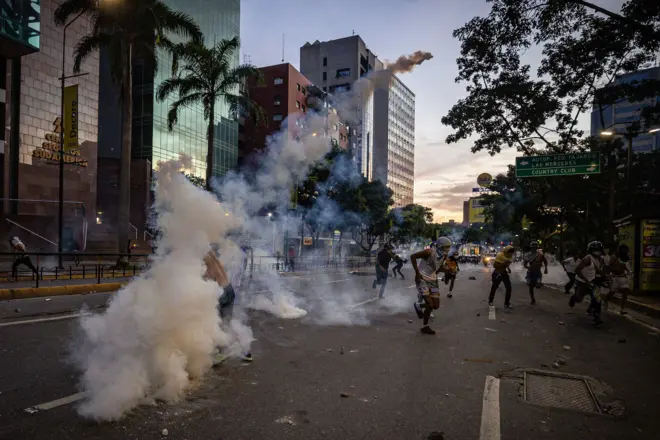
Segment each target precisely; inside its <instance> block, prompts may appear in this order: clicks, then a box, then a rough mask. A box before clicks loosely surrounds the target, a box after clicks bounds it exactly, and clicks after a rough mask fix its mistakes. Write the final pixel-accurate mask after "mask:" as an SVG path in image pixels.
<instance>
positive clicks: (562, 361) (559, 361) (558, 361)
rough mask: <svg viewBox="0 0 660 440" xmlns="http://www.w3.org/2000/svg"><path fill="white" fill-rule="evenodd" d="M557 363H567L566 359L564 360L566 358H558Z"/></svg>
mask: <svg viewBox="0 0 660 440" xmlns="http://www.w3.org/2000/svg"><path fill="white" fill-rule="evenodd" d="M557 363H558V364H559V365H566V360H564V359H562V358H557Z"/></svg>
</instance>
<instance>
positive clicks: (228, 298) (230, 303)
mask: <svg viewBox="0 0 660 440" xmlns="http://www.w3.org/2000/svg"><path fill="white" fill-rule="evenodd" d="M234 300H236V292H234V287H233V286H232V285H231V284H230V285H228V286H227V287H225V291H224V292H223V293H222V295H221V296H220V299H218V312H219V313H220V317H221V318H227V319H229V318H231V317H232V315H233V312H234Z"/></svg>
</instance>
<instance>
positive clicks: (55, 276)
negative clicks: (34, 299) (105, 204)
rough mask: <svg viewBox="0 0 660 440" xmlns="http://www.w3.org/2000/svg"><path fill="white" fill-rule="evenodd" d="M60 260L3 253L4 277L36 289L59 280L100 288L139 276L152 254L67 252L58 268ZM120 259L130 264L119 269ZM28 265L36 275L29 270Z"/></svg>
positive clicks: (40, 254) (37, 254) (43, 255)
mask: <svg viewBox="0 0 660 440" xmlns="http://www.w3.org/2000/svg"><path fill="white" fill-rule="evenodd" d="M59 256H60V254H59V253H57V252H26V253H25V254H22V255H21V254H17V253H14V252H0V259H1V260H2V269H0V274H1V275H0V276H2V277H3V278H5V279H7V281H10V280H11V281H18V282H20V281H33V282H34V287H39V284H40V283H41V282H43V281H57V280H80V279H85V280H86V279H88V280H95V281H96V283H98V284H100V283H101V280H102V279H107V278H120V277H133V276H136V275H139V274H140V273H142V271H144V270H145V269H146V267H147V266H148V263H149V257H150V254H135V253H131V254H127V253H123V254H120V253H78V252H63V253H62V254H61V256H62V260H64V261H63V264H62V267H60V266H59V265H58V258H59ZM25 257H27V258H28V260H26V259H25ZM119 257H126V259H127V263H128V264H123V265H121V266H117V260H118V259H119ZM28 261H29V263H30V264H32V266H34V268H35V269H36V273H35V271H33V270H32V269H30V268H29V266H28V265H27V263H28Z"/></svg>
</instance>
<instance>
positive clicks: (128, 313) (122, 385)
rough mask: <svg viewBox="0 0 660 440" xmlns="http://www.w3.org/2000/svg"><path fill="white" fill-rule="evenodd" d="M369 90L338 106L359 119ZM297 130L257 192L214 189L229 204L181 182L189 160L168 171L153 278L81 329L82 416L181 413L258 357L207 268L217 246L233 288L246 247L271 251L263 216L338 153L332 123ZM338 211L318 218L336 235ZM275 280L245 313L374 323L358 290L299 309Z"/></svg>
mask: <svg viewBox="0 0 660 440" xmlns="http://www.w3.org/2000/svg"><path fill="white" fill-rule="evenodd" d="M368 81H369V80H367V79H363V80H361V81H359V82H358V84H356V86H355V87H354V88H353V93H352V94H349V95H346V96H345V97H343V98H342V97H340V102H339V106H340V107H342V106H343V108H350V107H351V106H353V107H360V105H361V103H362V102H364V101H362V100H363V98H364V94H363V92H364V91H365V90H369V92H370V87H371V86H369V85H368V84H369V83H368ZM288 123H289V121H284V123H283V130H282V132H281V133H276V134H274V135H273V136H272V137H271V138H270V139H269V140H268V145H267V149H266V151H265V154H264V155H263V157H261V160H260V162H261V163H260V169H259V171H258V172H257V173H256V175H254V176H251V178H250V179H249V181H248V179H246V178H245V177H244V176H242V175H239V174H237V173H229V174H228V175H226V176H225V177H224V178H223V179H222V180H221V181H219V182H213V184H214V189H215V191H216V192H217V194H218V196H219V198H220V200H221V203H219V202H218V199H217V198H216V197H215V196H214V195H213V194H210V193H208V192H205V191H203V190H201V189H199V188H197V187H195V186H193V185H192V184H191V183H190V182H189V181H188V180H187V179H186V178H185V177H184V176H183V175H182V174H181V173H180V170H182V169H190V168H192V167H191V163H190V159H189V158H186V157H182V158H180V160H178V161H171V162H165V163H160V164H159V168H158V170H157V172H156V179H157V185H156V190H155V204H154V211H155V213H156V215H155V216H154V221H155V222H156V224H157V227H158V229H159V231H160V238H159V241H158V243H157V244H158V246H157V250H156V254H155V255H154V256H153V258H152V261H151V265H150V268H149V270H148V271H147V272H146V273H144V274H143V275H142V276H140V277H139V278H137V279H135V280H133V281H132V282H131V283H129V284H128V285H127V286H126V287H124V288H123V289H122V290H121V291H119V292H118V293H117V294H116V295H115V296H114V297H113V299H112V300H111V302H110V304H109V306H108V308H107V309H106V311H105V312H104V313H102V314H98V315H92V316H86V317H84V318H82V320H81V323H80V324H81V326H80V334H79V335H78V336H79V337H78V339H77V340H76V341H75V348H74V350H73V354H72V356H73V360H74V361H75V362H76V365H77V366H78V367H80V369H81V370H82V377H81V384H80V385H81V388H82V389H83V390H84V391H86V392H87V398H86V399H85V400H84V402H83V403H82V404H81V406H80V407H79V412H80V414H81V415H83V416H85V417H89V418H92V419H96V420H116V419H119V418H121V417H122V416H123V415H124V414H125V413H126V412H127V411H129V410H131V409H132V408H134V407H135V406H137V405H139V404H140V403H142V402H150V401H153V400H155V399H158V400H163V401H166V402H174V401H177V400H178V399H180V398H181V396H182V395H183V393H184V391H185V390H186V388H187V387H188V386H189V385H190V381H191V380H194V379H195V378H199V377H200V376H202V375H203V374H204V373H205V372H206V371H208V369H209V368H210V367H211V364H212V357H211V355H212V353H213V351H214V350H215V349H216V347H218V346H221V347H228V348H229V354H230V355H232V354H236V355H237V354H239V353H241V352H244V351H245V350H246V349H248V348H249V345H250V343H251V342H252V340H253V337H252V331H251V330H250V328H249V327H248V326H247V325H246V324H245V314H244V313H242V312H241V307H238V310H237V311H235V312H234V319H232V321H231V322H230V323H229V324H227V323H222V322H221V320H220V318H219V316H218V314H217V311H216V305H217V301H218V298H219V297H220V295H221V294H222V289H221V288H220V287H218V285H217V284H216V283H215V282H213V281H206V280H204V278H203V274H204V272H205V266H204V263H203V260H202V258H203V256H204V255H205V254H206V252H208V250H209V246H210V244H216V245H218V247H219V252H220V255H221V260H222V261H223V263H225V265H226V266H227V268H228V269H229V271H230V276H233V274H232V268H234V267H236V266H240V265H241V264H240V263H241V261H242V258H243V257H242V252H241V251H240V249H239V246H238V243H237V238H235V237H236V235H237V234H242V235H243V236H248V237H250V238H251V239H252V240H254V241H255V242H259V241H262V242H269V239H270V235H271V229H270V228H268V227H265V225H264V218H263V217H260V216H258V215H255V214H256V213H258V212H259V211H260V210H261V209H263V207H264V206H276V207H278V208H280V207H281V208H283V209H282V211H284V212H286V209H285V208H284V207H285V206H287V205H288V204H289V201H290V200H289V198H290V191H291V189H292V186H293V184H294V183H295V182H297V181H299V180H302V179H304V178H305V177H306V175H307V173H308V170H309V167H310V165H312V164H314V163H315V162H317V161H318V160H320V159H322V158H323V157H324V155H325V154H326V153H328V151H330V142H329V138H327V137H325V136H323V133H324V129H325V125H326V121H325V118H324V117H322V116H321V115H316V114H314V113H310V114H308V115H306V116H305V120H304V128H303V129H302V131H301V133H300V141H296V140H293V139H290V135H289V133H288V130H287V129H286V127H287V125H288ZM348 165H349V164H348V163H341V161H338V163H337V164H335V166H334V168H333V171H332V175H333V179H334V180H335V181H344V182H346V181H347V179H348V176H349V173H348V172H347V169H348V168H347V166H348ZM342 179H343V180H342ZM332 203H334V202H332V201H331V200H330V199H327V200H323V201H322V204H321V205H319V206H320V208H319V215H322V216H325V218H326V219H325V220H324V221H325V223H327V224H331V223H332V222H333V221H334V222H338V221H341V219H342V216H345V215H346V213H342V212H341V210H340V209H338V207H337V206H336V205H335V206H333V205H332ZM323 204H325V205H323ZM291 220H292V218H289V217H287V215H283V216H282V218H281V220H280V226H281V227H280V228H279V229H280V230H283V229H285V227H290V224H291V223H292V222H291ZM238 240H239V241H240V238H239V239H238ZM256 255H257V256H258V255H259V250H257V251H256ZM273 272H274V271H273ZM265 276H266V277H267V278H268V287H269V289H268V290H269V292H268V294H265V295H257V294H249V293H248V292H239V298H238V299H237V305H238V306H247V307H252V308H255V309H261V310H265V311H268V312H270V313H273V314H275V315H277V316H279V317H282V318H299V317H302V316H304V315H305V314H306V311H305V310H304V309H302V308H300V307H299V306H300V305H302V304H301V302H302V300H303V299H304V306H305V307H311V308H313V310H314V311H315V317H314V318H313V321H314V322H317V323H319V324H337V323H341V324H345V325H347V324H351V325H355V324H366V323H367V322H368V321H367V320H366V316H364V315H363V313H365V312H363V311H351V307H350V305H351V304H354V303H355V302H357V298H359V295H358V294H357V293H356V291H355V290H356V289H355V288H354V286H352V284H353V283H348V284H347V285H346V286H348V288H344V290H343V291H342V292H340V293H339V294H338V293H337V291H336V290H337V289H336V287H335V286H332V287H327V288H325V290H324V289H316V288H314V294H315V295H318V294H319V293H318V292H317V290H320V291H321V292H323V291H326V290H327V294H326V295H325V296H323V297H320V296H316V297H314V296H313V295H310V296H308V297H306V298H297V297H296V296H295V295H294V294H293V293H292V292H290V291H289V290H288V289H286V288H285V287H284V285H283V283H282V280H281V279H280V278H279V277H278V276H277V274H275V273H270V274H266V275H265ZM318 279H319V280H323V279H324V276H323V275H320V276H319V277H318ZM327 286H331V285H330V284H328V285H327ZM307 293H310V294H311V293H312V292H307ZM361 294H362V295H363V292H361ZM241 295H243V297H241ZM362 299H363V296H362V297H361V298H360V300H362ZM383 307H384V309H386V310H389V311H390V312H392V311H394V310H399V307H400V308H401V310H403V302H402V301H399V302H397V300H396V299H394V298H393V299H390V300H389V302H388V303H385V304H384V305H383ZM408 307H409V301H407V303H406V308H408ZM235 310H236V309H235Z"/></svg>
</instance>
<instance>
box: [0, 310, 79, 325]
mask: <svg viewBox="0 0 660 440" xmlns="http://www.w3.org/2000/svg"><path fill="white" fill-rule="evenodd" d="M81 316H82V313H73V314H71V315H64V316H54V317H50V318H37V319H25V320H23V321H12V322H3V323H2V324H0V327H11V326H12V325H21V324H36V323H38V322H50V321H62V320H64V319H74V318H79V317H81Z"/></svg>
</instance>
